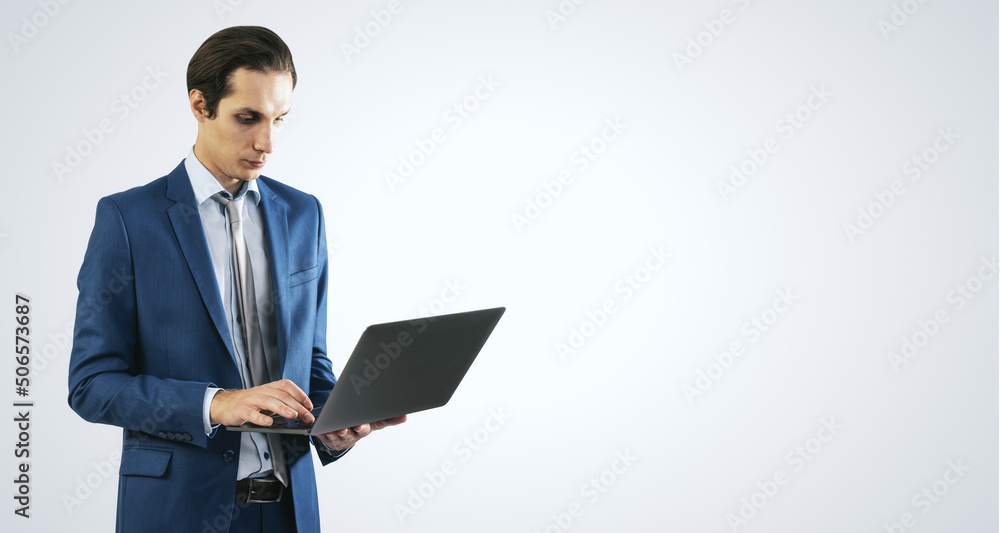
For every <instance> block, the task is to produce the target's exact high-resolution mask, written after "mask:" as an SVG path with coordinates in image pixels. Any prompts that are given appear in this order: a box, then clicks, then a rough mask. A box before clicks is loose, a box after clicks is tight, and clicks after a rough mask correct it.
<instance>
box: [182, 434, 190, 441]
mask: <svg viewBox="0 0 1000 533" xmlns="http://www.w3.org/2000/svg"><path fill="white" fill-rule="evenodd" d="M183 437H184V440H191V434H190V433H185V434H184V435H183Z"/></svg>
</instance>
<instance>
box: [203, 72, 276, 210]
mask: <svg viewBox="0 0 1000 533" xmlns="http://www.w3.org/2000/svg"><path fill="white" fill-rule="evenodd" d="M229 82H230V85H231V86H232V88H233V93H232V94H230V95H229V96H227V97H225V98H223V99H221V100H219V107H218V109H217V111H216V115H215V118H211V119H209V118H206V116H205V114H204V113H202V112H201V110H203V109H204V98H203V97H202V96H201V93H200V92H198V91H192V92H191V95H190V96H191V107H192V110H193V111H194V113H195V118H197V119H198V139H197V141H196V142H195V147H194V151H195V156H196V157H197V158H198V160H199V161H201V163H202V164H203V165H205V167H206V168H207V169H208V170H209V172H211V173H212V175H213V176H215V179H217V180H219V183H220V184H221V185H222V186H223V187H224V188H225V189H226V190H227V191H229V192H230V193H235V192H236V191H238V190H239V189H240V187H242V186H243V182H245V181H250V180H253V179H256V178H257V177H259V176H260V174H261V172H262V170H263V168H264V163H265V162H266V161H267V159H268V158H269V157H270V155H271V152H272V151H274V141H275V138H276V137H277V134H278V132H279V131H280V130H281V125H282V120H283V118H284V116H285V114H287V113H288V110H289V107H290V106H291V104H292V75H291V73H289V72H271V73H263V72H258V71H255V70H247V69H245V68H241V69H239V70H236V71H234V72H233V74H232V75H231V76H230V80H229Z"/></svg>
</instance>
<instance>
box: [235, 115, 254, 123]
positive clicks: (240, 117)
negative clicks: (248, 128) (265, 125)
mask: <svg viewBox="0 0 1000 533" xmlns="http://www.w3.org/2000/svg"><path fill="white" fill-rule="evenodd" d="M236 120H239V121H240V123H241V124H252V123H253V121H254V118H253V117H252V116H249V115H237V116H236Z"/></svg>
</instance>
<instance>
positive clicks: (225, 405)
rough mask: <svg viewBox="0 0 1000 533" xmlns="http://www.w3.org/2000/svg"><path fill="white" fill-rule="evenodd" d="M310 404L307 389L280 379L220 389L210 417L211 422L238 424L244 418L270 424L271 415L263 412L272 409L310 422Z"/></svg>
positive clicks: (260, 423) (311, 417) (213, 423)
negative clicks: (248, 385)
mask: <svg viewBox="0 0 1000 533" xmlns="http://www.w3.org/2000/svg"><path fill="white" fill-rule="evenodd" d="M312 408H313V404H312V401H310V400H309V397H308V396H306V393H304V392H302V389H300V388H299V387H298V385H296V384H295V383H292V382H291V381H290V380H287V379H283V380H281V381H272V382H271V383H267V384H265V385H260V386H258V387H254V388H252V389H242V390H220V391H219V392H217V393H215V397H213V398H212V405H211V406H210V407H209V418H210V421H211V423H212V425H216V424H222V425H224V426H241V425H243V423H244V422H253V423H254V424H257V425H258V426H270V425H271V423H272V420H271V417H270V416H269V415H267V414H265V413H275V414H279V415H281V416H283V417H285V418H298V419H300V420H302V421H303V422H305V423H307V424H309V423H311V422H313V420H314V417H313V415H312V413H310V412H309V411H310V410H312Z"/></svg>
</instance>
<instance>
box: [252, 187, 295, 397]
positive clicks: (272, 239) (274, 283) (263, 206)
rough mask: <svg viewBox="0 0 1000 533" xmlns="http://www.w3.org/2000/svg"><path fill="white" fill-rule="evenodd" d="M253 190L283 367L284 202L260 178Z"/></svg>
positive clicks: (286, 323) (285, 329) (285, 337)
mask: <svg viewBox="0 0 1000 533" xmlns="http://www.w3.org/2000/svg"><path fill="white" fill-rule="evenodd" d="M257 190H258V191H259V192H260V212H261V215H262V216H263V219H264V238H265V239H266V240H267V243H266V244H267V256H268V263H269V264H270V269H271V290H272V294H271V298H272V300H273V301H274V327H275V331H276V332H277V335H276V337H277V341H278V368H279V369H281V370H284V368H285V356H286V354H287V353H288V333H289V328H290V322H291V314H290V313H291V310H290V309H289V308H288V306H287V305H286V302H285V299H286V298H287V296H288V218H287V213H288V204H286V203H285V202H284V200H282V199H281V198H279V197H278V196H277V195H276V194H274V192H273V191H271V189H270V188H268V186H267V184H266V183H265V182H264V180H262V179H258V180H257ZM282 377H283V376H282ZM272 379H273V376H272Z"/></svg>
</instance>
